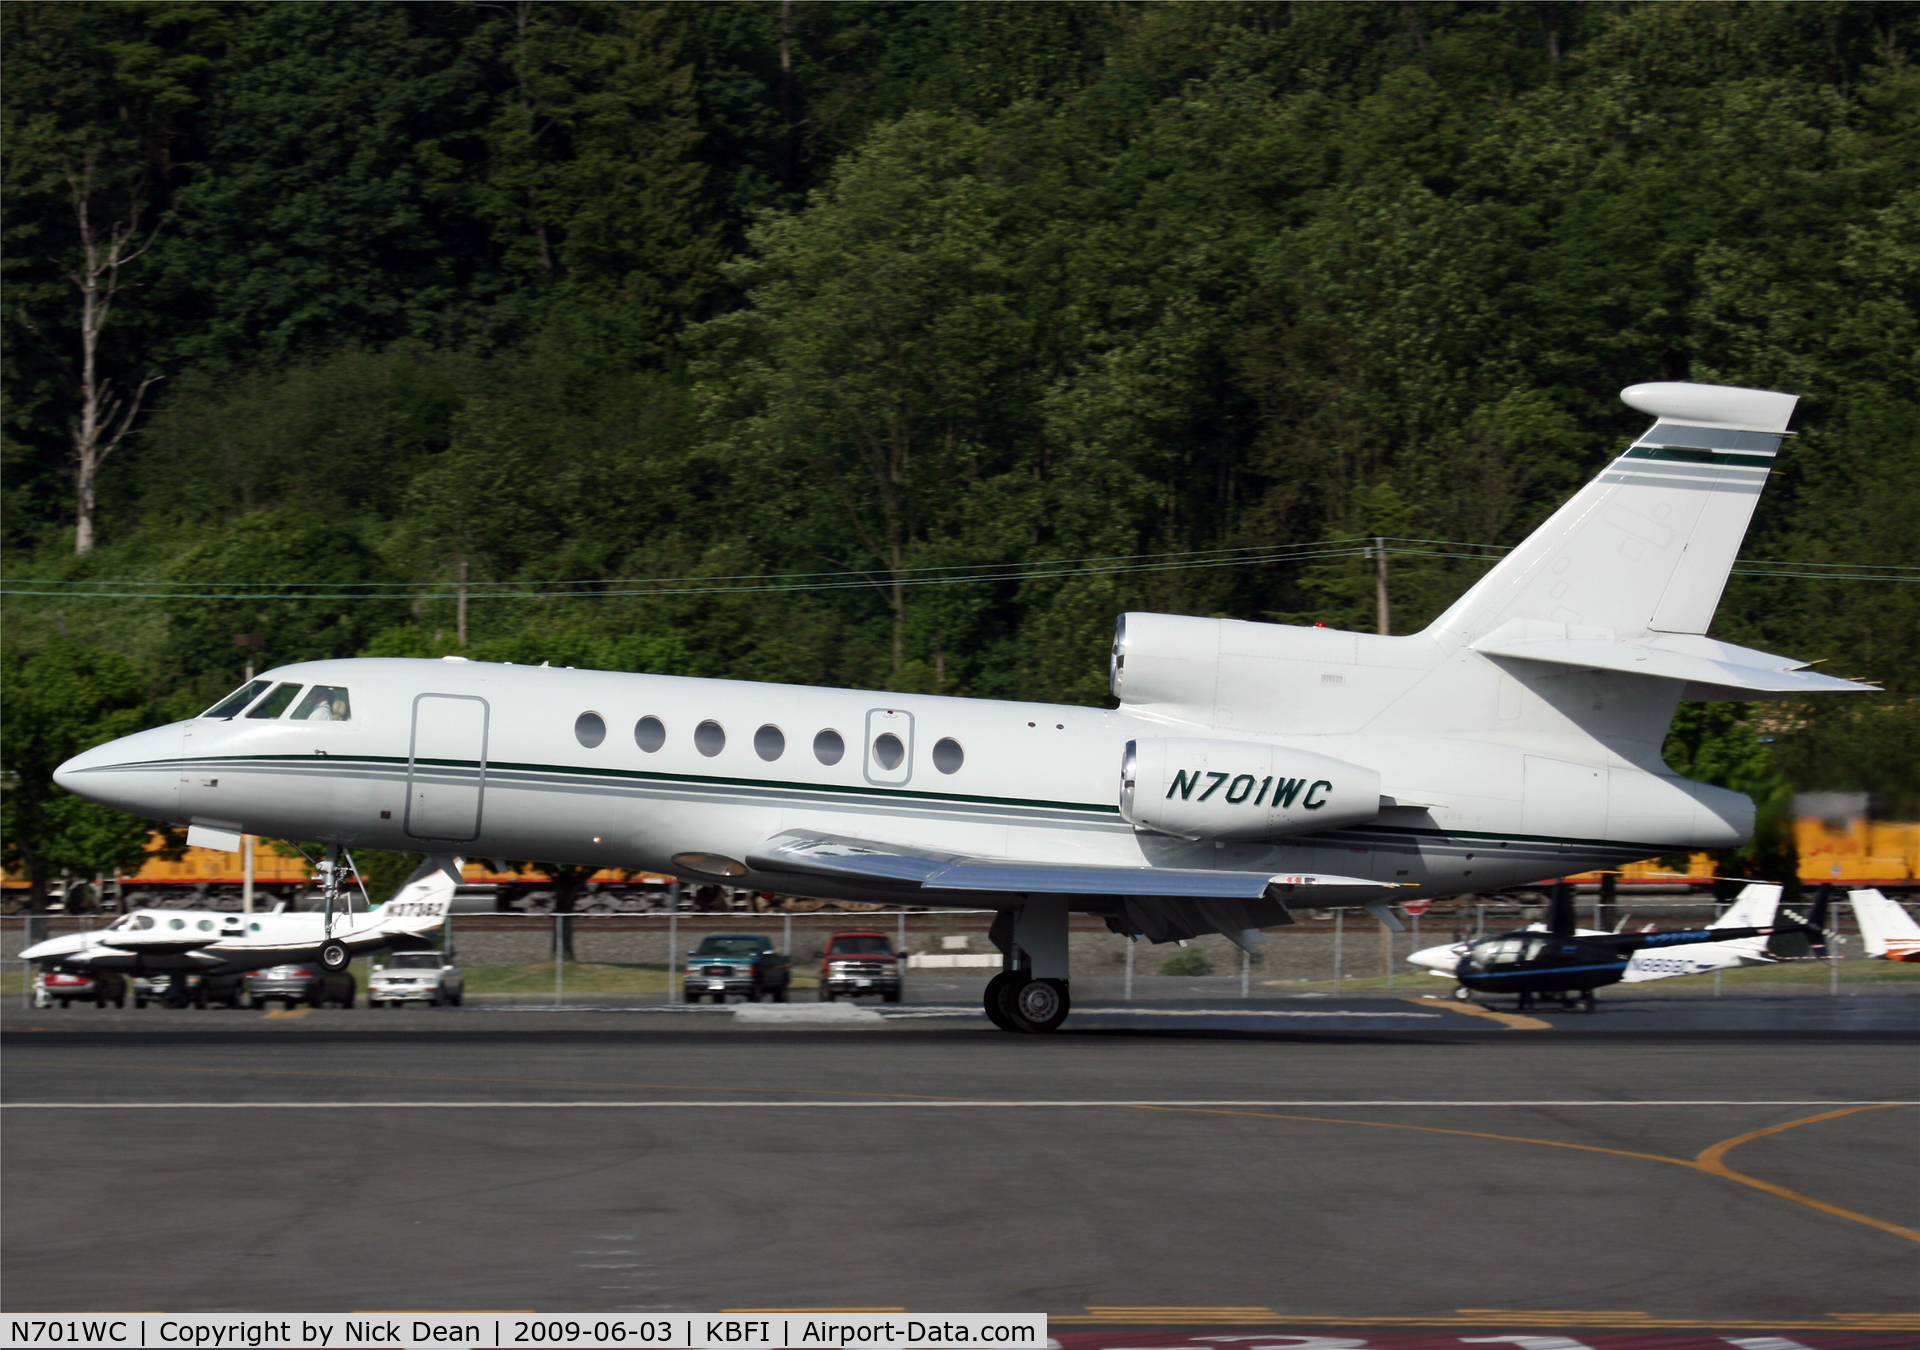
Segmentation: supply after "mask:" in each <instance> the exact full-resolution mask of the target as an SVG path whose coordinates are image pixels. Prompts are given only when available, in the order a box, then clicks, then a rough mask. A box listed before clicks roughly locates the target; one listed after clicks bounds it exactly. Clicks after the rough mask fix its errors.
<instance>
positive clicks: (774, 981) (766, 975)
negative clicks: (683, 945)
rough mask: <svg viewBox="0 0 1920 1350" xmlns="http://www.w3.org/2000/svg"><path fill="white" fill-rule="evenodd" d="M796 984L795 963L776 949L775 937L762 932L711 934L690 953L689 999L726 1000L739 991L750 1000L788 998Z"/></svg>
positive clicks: (696, 1000)
mask: <svg viewBox="0 0 1920 1350" xmlns="http://www.w3.org/2000/svg"><path fill="white" fill-rule="evenodd" d="M792 983H793V962H792V960H791V959H789V958H788V957H787V956H786V954H785V953H783V952H778V951H775V950H774V947H773V939H772V938H769V937H766V936H764V935H762V934H760V933H709V934H708V935H707V936H706V937H704V938H702V939H701V940H700V945H699V946H698V947H695V948H694V949H693V950H692V951H690V952H688V953H687V1002H689V1003H698V1002H699V1001H700V1000H701V998H702V997H708V998H711V999H712V1000H713V1001H714V1002H715V1003H725V1002H726V1001H727V995H728V994H738V995H739V996H740V997H741V998H744V999H745V1000H747V1002H749V1003H758V1002H759V1001H760V1000H761V999H771V1000H772V1001H773V1002H775V1003H785V1002H786V1001H787V988H788V986H789V985H791V984H792Z"/></svg>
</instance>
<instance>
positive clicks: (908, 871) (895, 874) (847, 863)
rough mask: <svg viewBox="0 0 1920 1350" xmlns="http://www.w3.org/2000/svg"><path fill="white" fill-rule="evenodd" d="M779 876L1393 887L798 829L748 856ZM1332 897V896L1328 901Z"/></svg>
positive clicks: (1001, 884) (1250, 888)
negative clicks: (977, 851)
mask: <svg viewBox="0 0 1920 1350" xmlns="http://www.w3.org/2000/svg"><path fill="white" fill-rule="evenodd" d="M747 863H748V865H749V866H751V867H756V868H761V869H764V870H767V871H775V872H810V873H813V874H815V875H818V876H832V877H841V878H847V879H854V880H867V881H875V882H891V883H894V884H898V883H900V882H903V881H904V882H911V883H914V884H917V885H918V886H919V887H920V888H921V889H922V890H928V891H1005V892H1011V893H1015V894H1022V895H1112V896H1129V897H1134V896H1137V897H1142V898H1164V899H1192V900H1258V899H1262V898H1268V897H1269V896H1270V893H1271V892H1273V891H1276V890H1277V891H1279V892H1281V893H1282V894H1285V893H1289V892H1291V891H1293V890H1295V889H1296V888H1300V887H1315V888H1318V887H1334V888H1339V889H1348V888H1359V889H1363V890H1365V891H1366V892H1367V893H1368V894H1369V896H1371V895H1373V894H1374V893H1377V892H1378V891H1380V890H1382V889H1386V888H1390V887H1392V886H1393V885H1394V883H1393V882H1390V881H1371V880H1368V879H1366V878H1362V877H1337V876H1328V875H1325V874H1323V873H1313V874H1272V875H1270V874H1268V873H1265V872H1214V871H1207V870H1203V869H1200V868H1183V867H1108V866H1102V865H1098V864H1091V863H1055V862H1032V861H1027V860H1023V859H1012V858H976V857H969V856H967V855H964V854H953V853H937V852H933V851H931V850H926V849H916V848H904V847H901V846H899V845H895V844H881V843H875V842H873V841H872V840H867V839H845V838H840V837H837V836H834V835H825V834H806V833H801V832H797V831H792V832H788V833H785V834H779V835H775V836H774V837H773V838H772V839H769V840H768V841H767V842H766V844H765V845H763V846H762V848H761V850H760V851H759V852H758V853H757V854H755V855H754V856H752V857H749V858H748V859H747ZM1327 898H1329V899H1330V898H1332V897H1331V896H1328V897H1327Z"/></svg>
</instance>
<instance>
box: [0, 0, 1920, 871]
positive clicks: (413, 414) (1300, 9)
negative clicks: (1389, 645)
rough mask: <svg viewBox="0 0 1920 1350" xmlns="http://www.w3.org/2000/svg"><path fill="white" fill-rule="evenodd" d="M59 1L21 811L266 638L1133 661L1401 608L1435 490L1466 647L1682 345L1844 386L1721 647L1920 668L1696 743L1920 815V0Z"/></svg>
mask: <svg viewBox="0 0 1920 1350" xmlns="http://www.w3.org/2000/svg"><path fill="white" fill-rule="evenodd" d="M0 23H4V115H5V200H4V211H5V219H4V230H5V267H6V273H5V278H6V295H5V317H4V322H5V358H4V359H5V368H4V375H5V404H4V431H5V464H4V472H5V498H4V519H3V522H0V524H3V526H4V542H5V550H6V559H5V572H6V578H7V582H6V590H7V592H8V597H7V606H6V612H5V652H4V659H5V671H4V676H5V695H6V698H7V702H8V707H7V712H8V717H7V737H8V740H7V750H6V756H7V768H8V770H9V771H10V774H11V778H10V781H9V792H8V802H9V807H8V812H9V814H8V829H7V834H8V835H9V838H8V840H7V845H8V847H9V849H10V850H11V849H16V848H17V847H18V840H19V838H20V836H21V834H22V832H23V830H24V831H26V832H27V833H28V834H30V835H32V836H34V837H35V838H36V839H37V840H38V841H39V842H38V843H37V845H36V847H38V848H39V849H40V850H41V854H42V856H43V858H44V857H54V856H57V857H60V858H64V859H66V861H65V862H63V863H61V865H67V866H74V867H90V866H96V865H100V864H101V863H102V862H103V861H110V860H109V859H106V858H103V857H102V854H103V853H111V851H112V849H114V848H118V847H123V846H124V842H123V843H113V842H111V839H121V840H123V841H124V838H125V837H126V836H125V835H124V831H123V832H122V834H120V835H115V834H114V831H113V827H112V826H111V823H110V822H107V823H103V822H102V821H100V820H96V819H94V818H92V817H90V816H88V815H87V814H86V811H84V810H81V809H80V808H79V807H78V806H77V804H74V803H72V802H71V800H70V799H66V800H64V801H63V800H61V799H59V798H58V796H57V794H55V795H49V794H48V793H47V791H46V790H44V789H43V788H39V787H36V786H35V783H36V782H38V781H40V780H39V779H38V778H36V775H43V773H44V768H45V767H46V765H47V764H48V763H50V762H52V760H53V759H57V757H58V755H59V754H60V753H61V752H62V747H63V746H67V745H71V744H74V743H76V742H85V741H89V740H91V739H95V738H97V736H99V735H103V734H107V733H108V732H111V731H113V730H115V729H119V728H122V727H125V726H128V725H131V724H137V723H138V722H140V721H142V720H148V721H157V720H161V719H163V718H166V717H169V716H177V715H183V714H189V713H191V712H192V711H194V710H196V709H197V708H198V707H200V706H203V705H204V704H206V703H207V702H209V701H211V699H212V698H214V697H216V696H217V695H218V694H219V693H221V692H223V691H224V690H225V689H226V688H228V687H230V686H232V685H233V684H235V683H237V681H238V678H239V674H240V669H241V665H242V662H243V661H244V660H245V658H246V656H247V652H245V651H243V650H241V649H240V648H237V647H236V646H235V645H234V636H235V635H236V634H240V633H249V634H258V635H260V636H261V639H262V641H263V644H264V645H263V646H262V647H261V648H259V649H258V655H259V657H260V658H261V659H262V660H263V661H264V662H267V663H273V662H280V661H287V660H293V659H298V658H306V657H318V656H344V655H351V654H356V653H373V654H417V655H426V654H441V653H447V652H453V651H461V652H465V653H467V654H469V655H472V656H475V657H483V658H492V659H507V660H515V661H541V660H552V661H553V662H555V663H556V664H571V665H594V666H603V667H608V668H615V669H629V670H648V671H661V672H670V673H688V674H698V675H718V676H732V677H739V678H745V679H755V680H786V681H800V682H809V683H814V682H817V683H837V684H857V685H867V686H872V687H877V688H888V689H912V690H927V691H941V692H945V693H954V694H970V695H981V696H1022V697H1039V698H1049V699H1063V700H1072V701H1080V702H1090V703H1091V702H1098V701H1100V700H1102V699H1103V698H1104V696H1105V681H1106V660H1105V645H1106V642H1107V638H1108V635H1109V634H1110V632H1111V628H1112V623H1113V617H1114V615H1115V614H1116V613H1117V612H1119V611H1121V610H1124V609H1127V608H1151V609H1162V610H1173V611H1182V612H1190V613H1205V614H1220V615H1229V616H1234V617H1240V618H1248V619H1278V620H1284V621H1290V622H1313V621H1324V622H1327V623H1329V624H1334V625H1339V626H1348V627H1360V628H1369V629H1370V628H1372V627H1373V625H1374V622H1375V612H1374V590H1373V575H1374V564H1373V562H1372V561H1371V560H1370V559H1369V558H1367V557H1364V556H1362V555H1361V552H1360V548H1361V544H1360V543H1359V542H1358V541H1370V540H1371V539H1373V538H1374V537H1385V538H1387V539H1388V541H1389V546H1390V550H1391V551H1390V554H1389V575H1390V580H1391V586H1392V604H1393V608H1392V625H1393V630H1394V631H1396V632H1410V631H1414V630H1415V629H1417V628H1418V627H1420V626H1421V625H1423V624H1424V623H1425V622H1426V621H1427V620H1428V619H1429V618H1430V617H1431V616H1432V615H1434V614H1435V613H1437V612H1438V610H1439V609H1440V608H1441V607H1442V606H1443V605H1444V603H1445V602H1446V601H1447V600H1449V599H1450V598H1451V597H1452V596H1453V595H1454V594H1456V593H1457V592H1458V590H1459V589H1460V588H1461V587H1462V586H1463V585H1465V584H1466V583H1467V582H1468V581H1469V580H1471V578H1472V577H1473V576H1475V575H1478V572H1479V570H1480V568H1481V567H1483V566H1484V562H1483V561H1481V559H1483V558H1485V557H1488V556H1492V553H1491V550H1495V549H1498V548H1499V547H1502V546H1506V545H1510V544H1512V543H1514V542H1515V541H1517V540H1518V539H1519V538H1520V537H1522V536H1523V535H1524V534H1525V533H1526V531H1527V530H1528V529H1529V528H1530V527H1531V526H1532V525H1534V524H1535V523H1537V522H1538V521H1539V520H1540V519H1541V518H1542V517H1543V516H1544V515H1545V514H1546V513H1547V512H1548V511H1550V510H1551V509H1552V508H1553V506H1555V505H1556V504H1557V503H1558V501H1559V500H1561V499H1562V498H1563V497H1564V495H1565V494H1566V493H1567V492H1568V491H1569V489H1570V488H1571V487H1572V486H1573V485H1575V484H1577V483H1578V482H1579V481H1581V480H1582V479H1583V478H1584V477H1585V476H1587V475H1589V474H1591V473H1592V472H1594V471H1595V469H1596V468H1597V466H1598V465H1599V464H1601V463H1602V462H1603V461H1604V460H1605V459H1606V458H1607V457H1609V456H1610V455H1612V454H1614V453H1616V452H1617V450H1618V448H1619V446H1620V445H1621V444H1622V438H1623V437H1628V436H1631V435H1633V434H1635V433H1637V432H1638V431H1639V430H1640V428H1641V426H1642V425H1643V419H1642V418H1640V417H1639V416H1638V415H1637V414H1633V413H1630V412H1628V411H1627V410H1626V409H1624V408H1623V407H1622V406H1621V405H1620V403H1619V401H1618V398H1617V393H1618V391H1619V390H1620V389H1621V388H1622V387H1623V386H1625V385H1628V384H1632V383H1635V382H1638V381H1642V380H1649V379H1694V380H1705V381H1719V382H1728V383H1740V384H1751V385H1759V386H1764V387H1769V388H1778V389H1785V390H1790V391H1793V392H1795V393H1798V394H1800V395H1801V396H1802V398H1803V401H1802V403H1801V405H1800V413H1799V415H1798V417H1797V418H1796V423H1795V425H1796V426H1797V427H1798V428H1799V429H1800V431H1801V433H1802V434H1801V436H1800V438H1799V439H1798V440H1797V441H1793V442H1790V447H1789V449H1788V450H1787V451H1786V452H1784V453H1783V455H1782V457H1781V465H1780V472H1778V473H1777V474H1776V475H1775V477H1774V480H1773V483H1772V485H1771V486H1770V488H1769V490H1768V493H1767V495H1766V497H1765V499H1764V500H1763V504H1762V506H1761V508H1760V514H1759V516H1758V518H1757V520H1756V523H1755V526H1754V529H1753V532H1752V533H1751V534H1750V535H1749V537H1748V541H1747V547H1746V550H1745V554H1744V556H1745V558H1747V559H1750V560H1761V561H1768V560H1773V561H1780V560H1784V561H1787V562H1791V563H1794V564H1797V565H1796V566H1794V567H1786V568H1782V567H1779V566H1761V567H1757V568H1754V569H1749V570H1750V571H1751V572H1753V573H1754V574H1749V575H1740V576H1736V578H1735V579H1734V581H1733V583H1732V585H1731V586H1730V588H1729V591H1728V594H1727V598H1726V600H1725V602H1724V603H1723V605H1722V607H1721V611H1720V618H1719V621H1718V624H1717V628H1716V632H1717V633H1718V634H1719V635H1721V636H1725V637H1727V638H1730V639H1734V640H1738V641H1742V642H1747V643H1750V644H1752V645H1756V646H1761V647H1765V648H1767V649H1768V650H1778V651H1784V652H1789V653H1792V654H1794V655H1796V656H1799V657H1802V658H1804V659H1819V660H1821V661H1824V662H1825V663H1826V664H1825V665H1824V666H1823V667H1822V669H1825V670H1828V671H1832V672H1835V673H1839V674H1844V675H1849V676H1857V677H1863V678H1868V679H1872V680H1875V681H1878V682H1881V683H1884V684H1885V685H1886V686H1887V688H1888V690H1889V691H1890V692H1889V694H1887V695H1886V696H1883V697H1879V698H1876V699H1864V698H1863V699H1834V700H1830V701H1828V702H1826V703H1822V704H1819V705H1817V706H1808V707H1804V708H1803V707H1799V706H1790V707H1786V708H1781V707H1779V706H1778V705H1767V706H1766V708H1765V710H1764V711H1763V712H1761V713H1758V714H1748V713H1744V712H1742V711H1741V710H1739V709H1736V708H1732V707H1729V706H1726V705H1714V706H1713V707H1710V708H1694V709H1688V710H1686V711H1685V713H1684V715H1683V720H1682V724H1681V729H1680V734H1678V735H1676V738H1675V740H1674V742H1673V744H1672V746H1671V749H1670V757H1671V758H1672V759H1673V760H1674V762H1675V764H1676V767H1679V768H1681V769H1683V770H1685V771H1688V772H1692V773H1695V774H1697V775H1699V776H1702V777H1709V778H1713V779H1715V780H1716V781H1722V782H1729V783H1732V784H1734V785H1735V786H1740V787H1743V788H1747V789H1748V790H1754V791H1756V792H1758V793H1760V794H1761V795H1762V796H1763V797H1764V798H1767V799H1768V800H1773V801H1776V802H1777V801H1778V800H1779V799H1780V797H1781V795H1782V794H1783V793H1785V792H1786V791H1788V790H1789V789H1791V788H1793V787H1800V788H1873V789H1876V790H1879V791H1881V792H1883V793H1885V794H1887V801H1888V805H1889V809H1894V810H1912V809H1916V808H1920V769H1916V764H1920V704H1916V702H1915V694H1916V692H1917V691H1920V674H1917V673H1916V664H1915V663H1916V658H1917V657H1920V587H1916V586H1915V585H1913V584H1911V583H1910V582H1902V581H1900V580H1897V579H1890V578H1898V577H1900V576H1903V575H1904V576H1907V577H1913V576H1916V575H1920V573H1916V572H1915V571H1913V570H1911V569H1912V568H1913V567H1914V565H1915V564H1916V563H1917V562H1920V558H1916V556H1915V555H1916V552H1920V550H1916V548H1915V541H1916V535H1917V534H1920V527H1916V504H1920V444H1917V442H1920V433H1917V432H1916V427H1920V356H1917V353H1920V67H1916V64H1915V60H1916V53H1917V52H1920V8H1916V7H1915V6H1912V5H1890V4H1889V5H1882V4H1856V3H1834V4H1820V5H1813V4H1747V5H1741V4H1719V3H1698V4H1685V5H1668V4H1652V5H1611V4H1590V5H1574V4H1550V3H1498V4H1457V3H1434V4H1417V5H1415V4H1307V5H1291V4H1192V5H1187V4H1153V5H1136V4H1123V3H1083V4H1055V3H1025V4H998V3H955V4H911V3H834V2H827V0H820V2H815V3H807V2H803V0H794V2H792V3H785V2H778V3H776V2H771V0H770V2H768V3H749V2H747V0H733V2H731V3H713V4H690V3H667V4H643V3H634V4H583V3H542V4H528V3H474V4H467V3H419V4H370V3H351V2H348V3H331V4H305V3H295V4H252V3H247V4H224V3H212V4H181V3H174V2H173V0H132V2H128V3H72V4H43V3H34V2H33V0H14V2H13V3H10V4H7V5H5V6H0ZM1326 541H1346V542H1344V543H1333V544H1328V543H1327V542H1326ZM1901 568H1906V569H1909V570H1908V571H1906V572H1904V573H1903V572H1901V571H1900V570H1899V569H1901ZM90 809H91V808H88V810H90ZM103 840H107V841H108V842H102V841H103ZM63 850H64V851H63ZM10 856H13V857H18V856H19V855H18V854H17V853H11V854H10Z"/></svg>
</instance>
